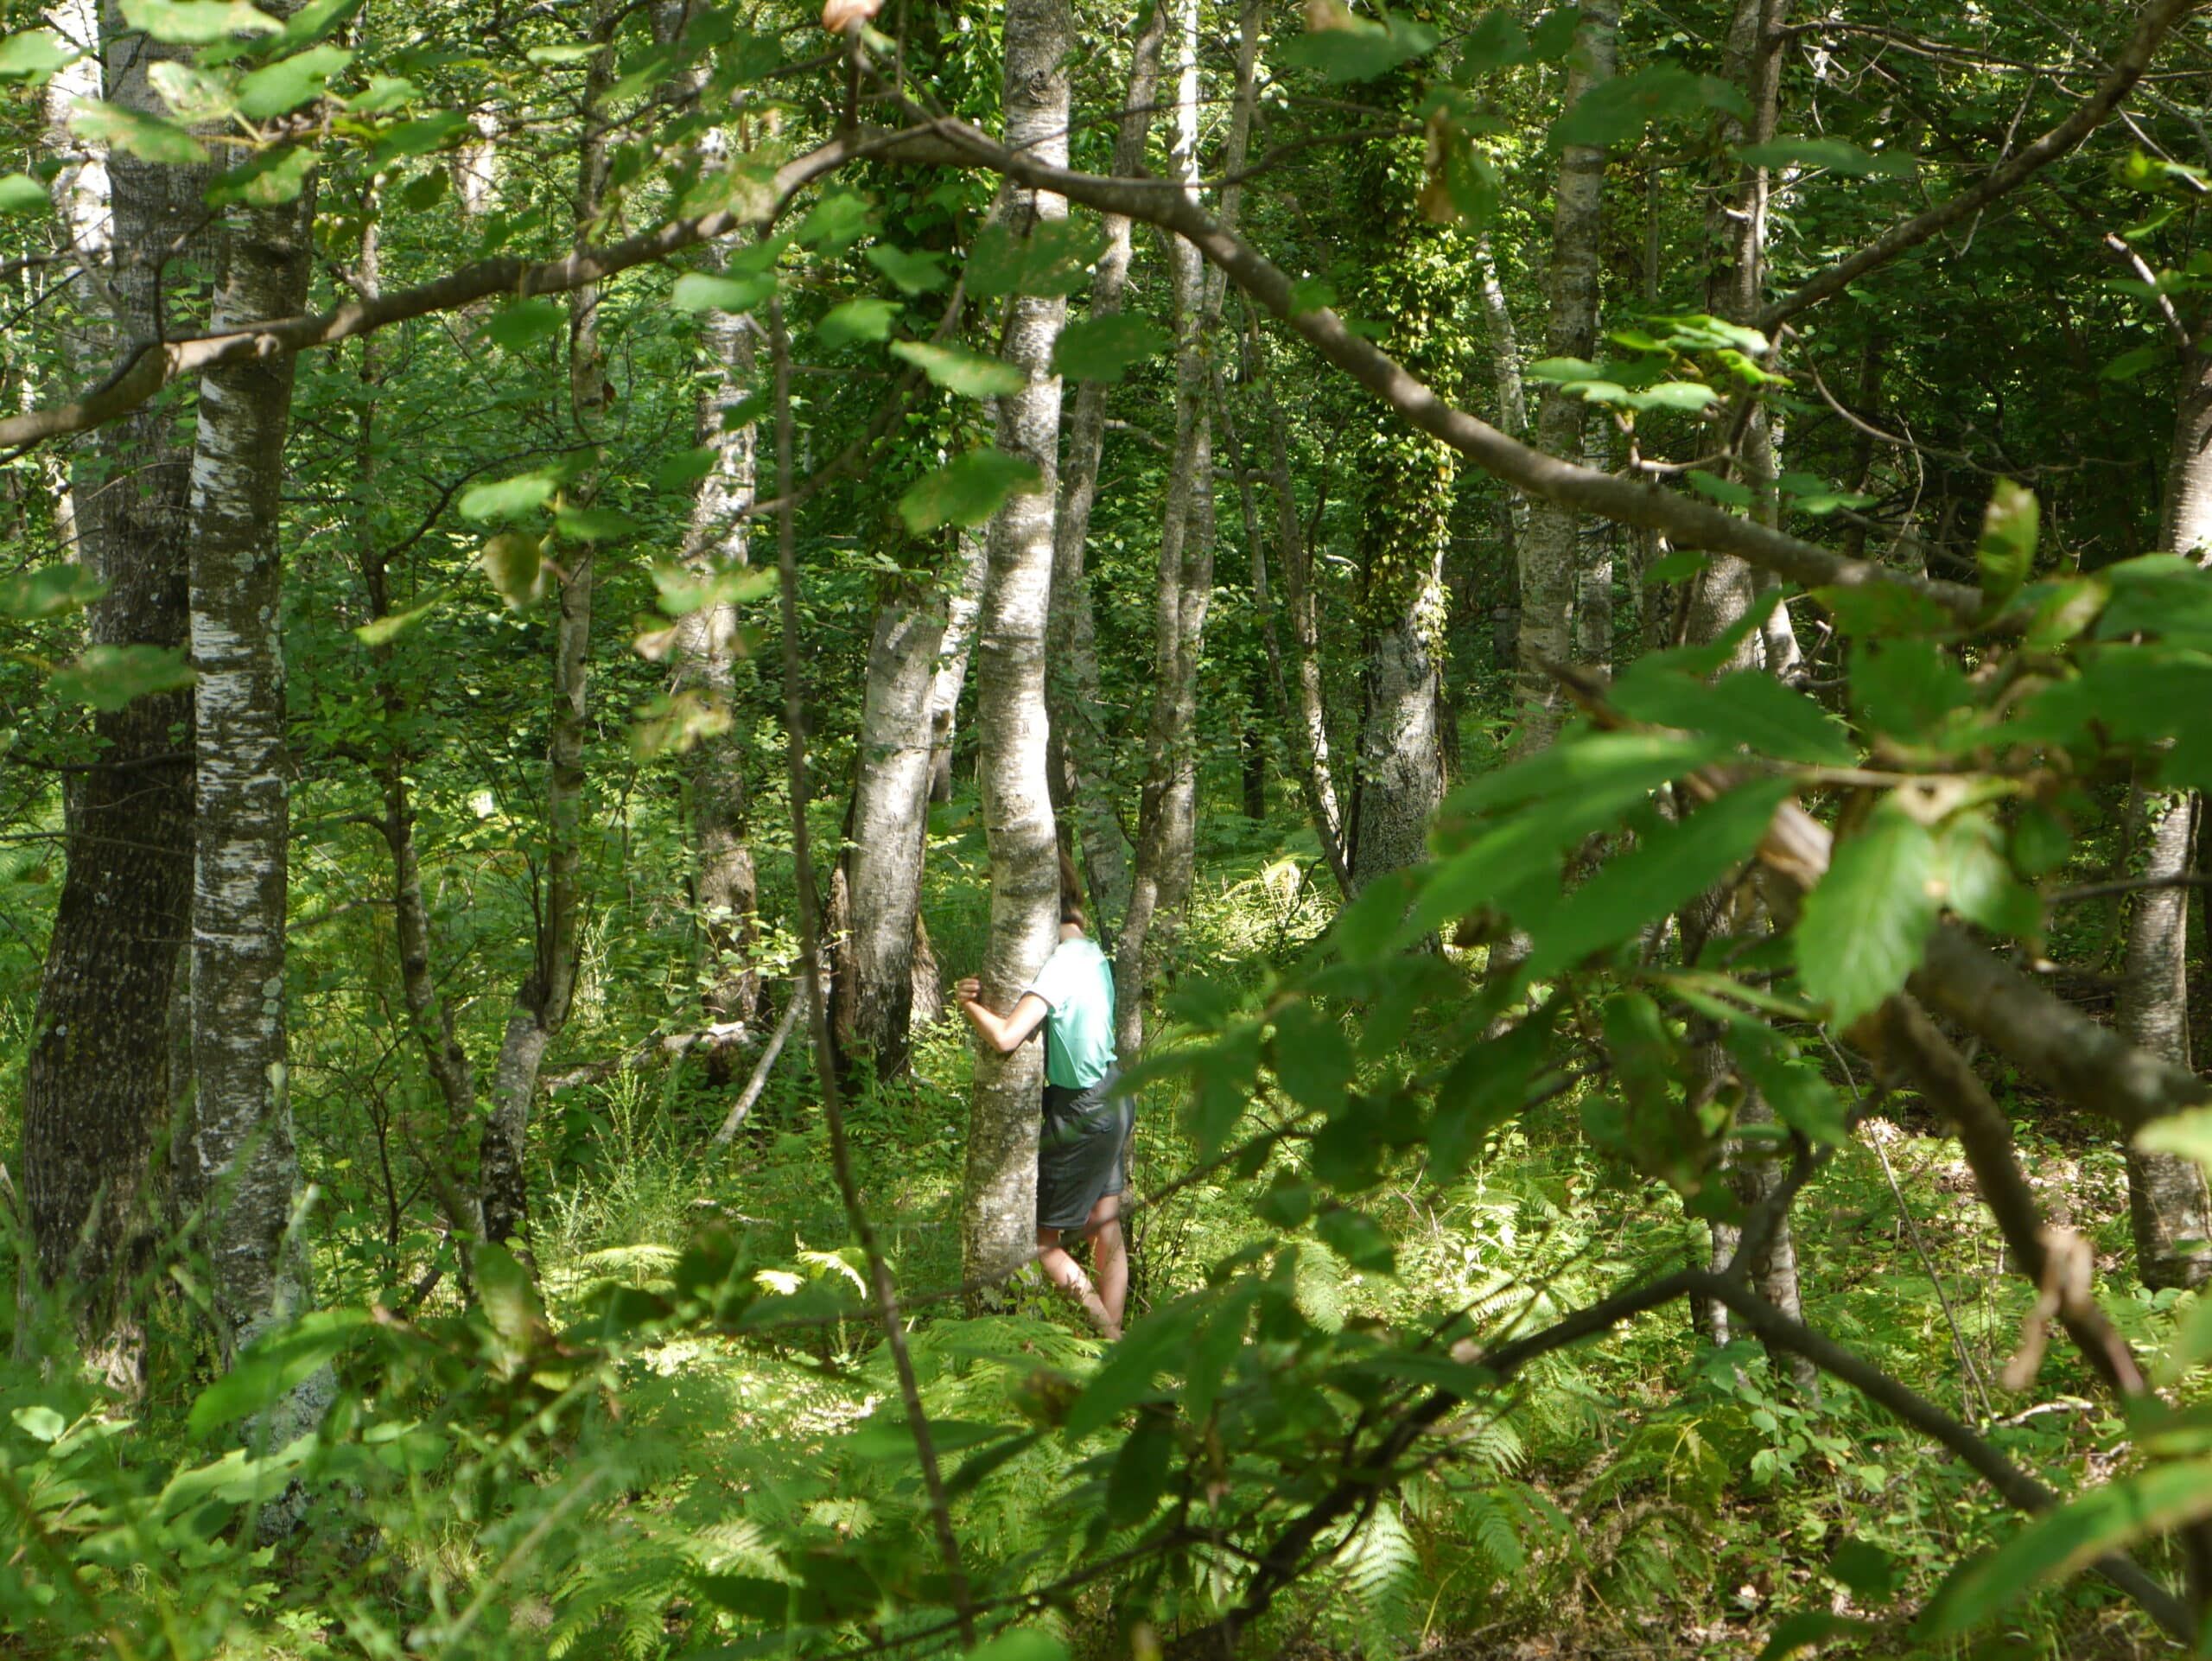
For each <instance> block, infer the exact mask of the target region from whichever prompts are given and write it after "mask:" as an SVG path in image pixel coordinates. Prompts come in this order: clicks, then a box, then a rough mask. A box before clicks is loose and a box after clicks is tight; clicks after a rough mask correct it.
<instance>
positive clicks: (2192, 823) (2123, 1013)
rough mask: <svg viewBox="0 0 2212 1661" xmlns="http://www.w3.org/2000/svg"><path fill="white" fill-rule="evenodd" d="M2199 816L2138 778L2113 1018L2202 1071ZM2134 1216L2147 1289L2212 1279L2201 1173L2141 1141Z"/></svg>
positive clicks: (2167, 537)
mask: <svg viewBox="0 0 2212 1661" xmlns="http://www.w3.org/2000/svg"><path fill="white" fill-rule="evenodd" d="M2203 347H2204V341H2203V340H2202V338H2201V337H2200V339H2198V340H2196V341H2195V342H2194V343H2192V345H2191V346H2190V349H2189V350H2188V352H2187V353H2186V354H2185V366H2184V370H2183V379H2182V393H2181V403H2180V407H2179V408H2178V409H2177V410H2176V412H2175V417H2174V442H2173V453H2172V461H2171V467H2170V468H2168V471H2167V474H2166V511H2165V515H2164V520H2165V523H2164V532H2165V534H2164V544H2165V545H2166V546H2167V547H2169V548H2171V549H2172V550H2174V551H2175V552H2177V553H2178V554H2181V555H2183V556H2184V557H2188V558H2190V559H2194V560H2196V562H2197V563H2199V564H2202V563H2206V558H2207V556H2208V554H2212V359H2208V358H2206V357H2205V356H2204V352H2203ZM2199 811H2200V809H2199V799H2198V797H2197V795H2196V792H2194V791H2188V790H2172V789H2165V788H2162V787H2161V786H2159V785H2158V782H2157V780H2155V779H2154V778H2152V777H2150V776H2147V775H2146V774H2145V773H2142V772H2139V774H2138V777H2137V780H2136V782H2135V786H2134V788H2133V791H2132V792H2130V796H2129V820H2130V823H2129V825H2128V837H2129V846H2130V849H2131V850H2132V853H2133V859H2132V862H2131V869H2130V870H2129V872H2128V875H2130V876H2131V877H2133V879H2135V880H2136V881H2139V882H2141V883H2143V884H2144V885H2145V886H2144V887H2143V888H2141V889H2140V890H2139V892H2137V893H2135V894H2131V895H2130V896H2129V897H2128V901H2127V946H2126V958H2125V960H2124V962H2123V963H2122V965H2121V969H2120V998H2119V1002H2118V1005H2117V1007H2116V1009H2114V1012H2113V1014H2114V1020H2115V1024H2116V1025H2117V1026H2118V1027H2119V1028H2120V1034H2121V1036H2122V1037H2124V1038H2126V1040H2127V1041H2128V1042H2130V1043H2131V1044H2133V1045H2135V1046H2136V1047H2138V1048H2139V1049H2143V1050H2146V1051H2148V1052H2149V1053H2152V1054H2153V1055H2155V1056H2158V1058H2159V1059H2160V1060H2166V1061H2171V1062H2174V1063H2176V1064H2177V1065H2178V1066H2184V1067H2185V1066H2190V1065H2191V1063H2190V1042H2189V913H2190V903H2189V889H2188V888H2187V887H2186V886H2184V885H2185V884H2186V882H2187V881H2188V879H2189V877H2190V875H2192V874H2193V873H2194V872H2195V871H2196V849H2197V835H2198V824H2197V821H2198V817H2199ZM2127 1210H2128V1218H2129V1220H2130V1222H2131V1223H2132V1224H2133V1230H2134V1235H2135V1270H2136V1273H2137V1275H2138V1276H2140V1277H2141V1279H2142V1282H2143V1283H2144V1284H2145V1286H2151V1287H2164V1286H2199V1285H2202V1284H2203V1282H2205V1280H2206V1279H2207V1278H2208V1277H2212V1192H2208V1189H2207V1184H2206V1181H2205V1172H2204V1168H2203V1167H2202V1165H2200V1164H2198V1163H2197V1162H2196V1161H2195V1160H2192V1159H2187V1158H2184V1157H2183V1156H2182V1155H2178V1154H2166V1153H2152V1152H2148V1151H2146V1150H2145V1149H2139V1148H2137V1147H2135V1146H2133V1143H2132V1142H2131V1144H2130V1145H2129V1148H2128V1150H2127Z"/></svg>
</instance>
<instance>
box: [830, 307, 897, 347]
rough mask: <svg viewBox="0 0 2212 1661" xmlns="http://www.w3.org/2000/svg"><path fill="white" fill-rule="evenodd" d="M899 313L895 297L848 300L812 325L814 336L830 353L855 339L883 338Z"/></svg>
mask: <svg viewBox="0 0 2212 1661" xmlns="http://www.w3.org/2000/svg"><path fill="white" fill-rule="evenodd" d="M898 315H899V302H897V301H896V300H877V299H873V298H871V299H864V300H848V301H846V302H845V303H844V304H843V305H842V306H832V307H831V308H830V309H829V312H828V313H827V314H826V315H824V316H823V319H822V321H820V322H818V323H817V324H816V325H815V326H814V337H815V339H817V340H819V341H821V342H822V344H823V347H824V348H825V349H826V350H829V351H831V352H835V351H836V349H837V348H838V347H841V346H849V345H851V344H852V343H853V342H854V341H855V340H889V339H890V338H891V324H892V321H893V319H895V318H896V317H897V316H898Z"/></svg>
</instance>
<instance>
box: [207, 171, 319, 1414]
mask: <svg viewBox="0 0 2212 1661" xmlns="http://www.w3.org/2000/svg"><path fill="white" fill-rule="evenodd" d="M312 222H313V204H312V196H311V194H303V195H302V198H301V200H299V201H298V202H296V203H295V204H291V205H289V206H285V207H260V208H251V209H246V210H243V211H242V212H240V213H239V214H238V217H237V218H236V219H235V220H233V221H232V224H231V226H230V228H229V232H228V235H227V239H226V242H227V245H226V250H225V252H224V258H223V272H222V277H221V280H220V282H219V284H218V287H217V290H216V296H215V306H214V327H216V328H235V327H237V326H238V325H239V324H241V323H245V322H251V321H256V320H258V319H263V318H275V317H288V316H292V315H296V314H297V313H298V312H299V311H300V310H301V309H302V307H303V306H304V305H305V303H306V301H307V292H308V277H309V273H310V270H311V262H312V259H313V256H314V249H313V245H312V241H311V235H310V226H311V225H312ZM294 362H295V360H294V359H292V358H291V357H290V356H289V354H277V355H274V356H270V357H268V358H264V359H261V360H257V361H255V362H251V363H245V364H238V365H233V366H227V367H225V368H220V369H216V370H213V371H210V372H208V373H207V375H206V376H205V377H204V378H203V379H202V380H201V382H200V421H199V430H198V435H197V440H196V447H195V453H194V460H193V483H192V509H191V527H192V528H191V540H192V580H191V596H192V601H191V603H192V656H193V663H194V667H195V669H196V670H197V671H198V674H199V684H198V688H197V695H196V697H195V701H194V709H195V720H194V737H195V748H196V751H197V756H198V770H199V772H198V821H199V839H198V847H197V850H196V852H195V857H194V868H193V896H192V1052H193V1072H194V1079H195V1080H196V1095H195V1100H194V1123H193V1142H192V1148H191V1158H192V1160H193V1162H194V1165H195V1166H196V1167H197V1186H198V1187H199V1190H200V1193H202V1194H203V1195H204V1196H205V1203H206V1221H205V1232H206V1237H207V1246H208V1253H209V1257H210V1258H211V1262H212V1269H213V1285H212V1287H211V1292H212V1294H213V1301H214V1306H215V1309H216V1312H217V1314H218V1315H219V1319H220V1330H219V1337H220V1341H221V1344H222V1349H223V1355H224V1358H225V1360H226V1363H227V1362H228V1361H229V1360H230V1359H232V1358H234V1357H235V1356H236V1355H237V1353H238V1350H239V1349H240V1348H241V1347H242V1346H245V1344H247V1343H248V1342H250V1341H251V1340H252V1339H253V1337H254V1336H255V1335H256V1334H257V1333H259V1332H261V1331H262V1330H263V1329H264V1328H265V1327H269V1326H270V1325H272V1324H274V1323H276V1322H278V1321H283V1320H284V1319H285V1318H287V1317H288V1316H289V1315H292V1314H296V1313H297V1312H299V1311H300V1310H302V1309H303V1308H306V1307H307V1306H308V1303H309V1301H310V1299H311V1297H312V1289H311V1287H310V1284H309V1279H308V1254H307V1249H306V1242H305V1241H304V1240H303V1239H302V1238H301V1233H300V1227H299V1224H300V1221H301V1220H302V1219H298V1218H297V1217H296V1214H295V1213H296V1207H297V1205H298V1202H299V1200H300V1197H301V1196H300V1173H299V1160H298V1155H297V1153H296V1150H295V1148H294V1146H293V1140H292V1117H291V1108H290V1104H289V1098H288V1093H287V1067H288V1058H287V1053H286V1021H285V1007H284V1005H285V989H284V921H285V899H286V871H287V852H288V850H287V843H288V840H289V833H290V828H291V817H290V798H289V791H288V788H287V783H286V773H287V770H288V768H289V758H288V757H287V755H286V753H285V743H284V725H285V710H284V657H283V619H282V601H283V559H282V551H281V549H280V546H279V542H278V537H277V531H278V525H279V522H280V515H281V512H282V507H281V493H282V486H283V477H284V439H285V433H286V429H287V426H288V424H289V419H290V415H291V400H292V385H293V366H294ZM317 1379H318V1380H319V1381H320V1385H319V1387H315V1381H310V1387H303V1389H302V1391H300V1392H296V1394H295V1395H294V1397H292V1398H291V1399H290V1400H289V1402H288V1403H285V1404H283V1406H282V1407H281V1408H279V1409H277V1410H274V1412H275V1421H274V1422H272V1426H271V1435H272V1436H273V1438H274V1439H275V1440H276V1441H278V1442H281V1441H283V1440H284V1439H285V1438H286V1436H288V1435H290V1434H293V1433H296V1430H297V1429H301V1428H303V1426H304V1424H305V1423H306V1422H307V1420H308V1416H310V1415H311V1414H312V1413H314V1412H316V1411H319V1410H320V1408H321V1405H322V1404H323V1402H324V1401H327V1396H328V1392H329V1379H328V1375H327V1373H323V1374H318V1375H317Z"/></svg>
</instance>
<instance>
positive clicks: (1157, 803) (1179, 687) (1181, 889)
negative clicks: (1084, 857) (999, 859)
mask: <svg viewBox="0 0 2212 1661" xmlns="http://www.w3.org/2000/svg"><path fill="white" fill-rule="evenodd" d="M1175 34H1176V78H1175V79H1176V86H1175V124H1174V141H1173V144H1172V145H1171V146H1170V149H1169V151H1168V176H1169V177H1170V178H1171V179H1173V180H1174V181H1176V183H1177V184H1178V185H1179V187H1180V188H1181V189H1182V190H1183V192H1184V194H1185V195H1187V196H1189V197H1190V198H1191V199H1192V200H1194V201H1195V200H1197V197H1198V0H1179V3H1178V5H1177V6H1176V11H1175ZM1240 148H1241V147H1240ZM1241 165H1242V158H1241V157H1232V158H1230V159H1229V160H1228V161H1227V162H1226V164H1225V169H1224V170H1225V171H1227V172H1229V173H1230V174H1232V175H1233V174H1234V173H1235V172H1236V169H1238V167H1240V166H1241ZM1229 212H1230V208H1229V207H1228V205H1227V204H1224V215H1226V214H1227V213H1229ZM1167 259H1168V269H1169V273H1170V277H1171V282H1172V287H1173V296H1174V306H1175V322H1176V353H1175V449H1174V454H1173V459H1172V460H1171V461H1170V463H1169V467H1168V474H1167V494H1166V506H1165V508H1164V510H1163V512H1162V515H1161V520H1160V590H1159V595H1158V596H1157V602H1156V608H1155V612H1154V635H1153V697H1152V711H1151V715H1150V716H1149V718H1148V719H1147V722H1146V726H1145V772H1144V785H1143V789H1142V792H1141V794H1140V796H1139V799H1138V805H1137V846H1136V862H1135V868H1134V869H1133V870H1132V871H1131V873H1130V879H1129V907H1128V913H1127V914H1126V915H1125V916H1124V917H1123V918H1122V932H1121V936H1120V938H1119V939H1117V940H1116V942H1115V946H1114V1009H1115V1028H1116V1031H1115V1047H1116V1049H1117V1050H1118V1051H1119V1052H1120V1053H1122V1055H1123V1056H1124V1057H1126V1058H1128V1059H1129V1060H1135V1058H1136V1056H1137V1053H1138V1052H1139V1051H1141V1049H1142V1048H1143V1047H1144V1007H1145V999H1146V996H1147V994H1148V993H1149V992H1150V990H1151V989H1152V985H1153V983H1154V980H1155V979H1157V978H1158V977H1159V974H1160V967H1161V965H1162V964H1164V963H1165V962H1166V958H1167V954H1168V951H1169V950H1170V949H1171V947H1172V946H1173V941H1174V938H1175V934H1176V932H1177V930H1178V927H1179V925H1180V923H1181V921H1182V913H1183V908H1184V907H1185V905H1186V904H1187V903H1188V901H1189V900H1190V894H1191V883H1192V863H1193V861H1194V858H1195V856H1196V848H1197V841H1196V818H1197V808H1198V656H1199V653H1200V652H1202V651H1203V650H1204V647H1205V626H1206V612H1207V609H1208V608H1209V605H1210V602H1211V599H1212V596H1213V540H1214V520H1213V417H1212V408H1211V400H1210V398H1208V396H1207V391H1208V389H1207V374H1206V353H1207V351H1208V349H1209V345H1210V341H1209V337H1210V336H1211V334H1212V333H1213V326H1214V323H1215V322H1216V321H1217V318H1218V316H1219V315H1220V314H1219V303H1220V302H1219V299H1218V297H1217V292H1216V290H1214V288H1213V285H1212V284H1211V283H1208V282H1207V281H1206V275H1205V261H1204V260H1203V259H1202V258H1201V257H1200V256H1199V253H1198V249H1197V247H1196V246H1195V245H1193V244H1192V243H1189V242H1187V241H1185V240H1184V239H1182V238H1180V237H1170V238H1169V239H1167Z"/></svg>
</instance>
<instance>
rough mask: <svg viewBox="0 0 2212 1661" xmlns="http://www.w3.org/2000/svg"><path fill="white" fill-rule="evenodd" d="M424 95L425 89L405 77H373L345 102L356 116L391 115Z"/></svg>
mask: <svg viewBox="0 0 2212 1661" xmlns="http://www.w3.org/2000/svg"><path fill="white" fill-rule="evenodd" d="M422 95H423V89H422V88H421V87H420V86H416V84H415V83H414V82H413V81H411V80H408V79H407V78H406V77H405V76H404V75H371V76H370V77H369V84H368V85H367V86H364V87H363V88H362V89H361V90H360V91H359V92H356V93H354V94H353V97H351V98H349V99H346V101H345V102H346V109H347V110H349V111H352V112H353V114H355V115H390V114H391V113H392V112H393V111H397V110H404V109H405V108H406V107H407V106H408V105H410V104H412V103H413V102H414V101H415V100H416V99H418V98H420V97H422Z"/></svg>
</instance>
